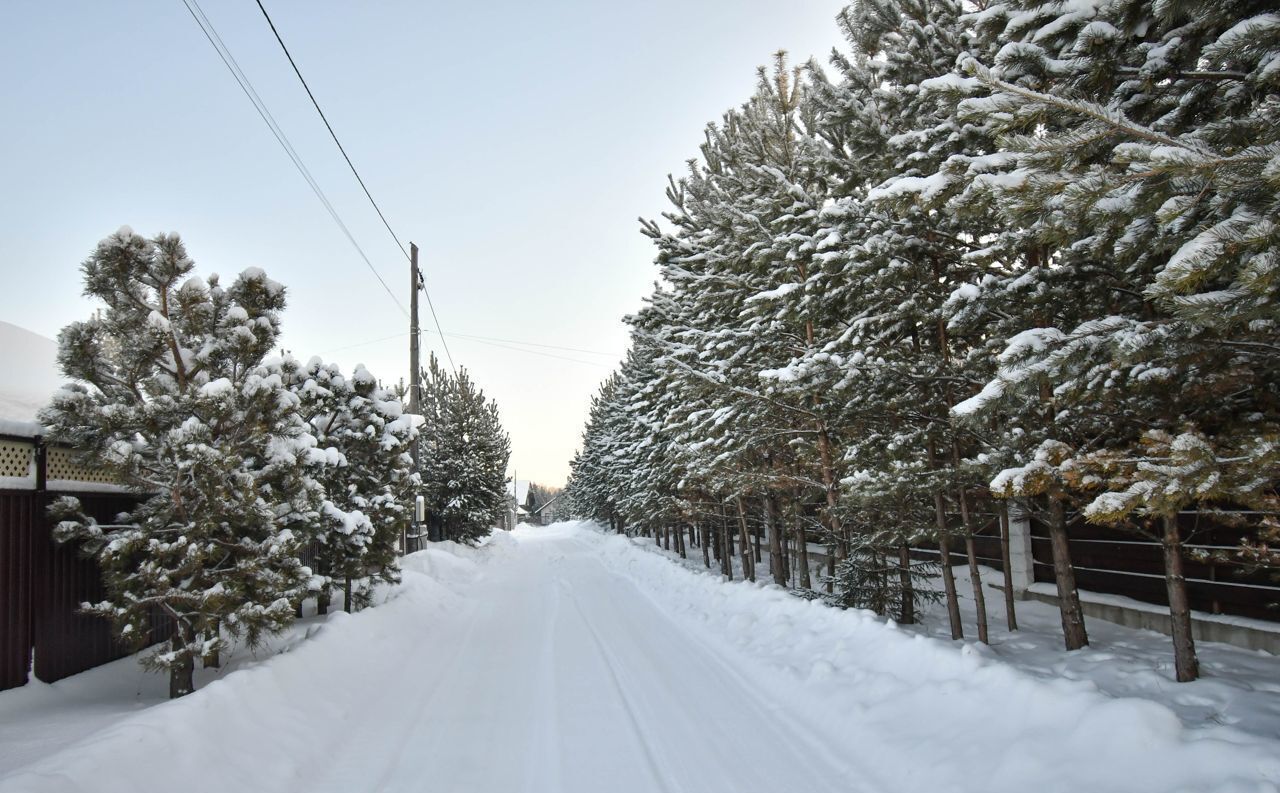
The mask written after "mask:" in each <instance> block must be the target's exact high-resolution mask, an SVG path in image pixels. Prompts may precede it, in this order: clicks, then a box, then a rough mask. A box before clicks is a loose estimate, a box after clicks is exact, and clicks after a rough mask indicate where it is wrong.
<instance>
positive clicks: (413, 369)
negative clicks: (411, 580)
mask: <svg viewBox="0 0 1280 793" xmlns="http://www.w3.org/2000/svg"><path fill="white" fill-rule="evenodd" d="M421 285H422V276H421V275H419V274H418V246H417V245H415V244H414V243H412V242H411V243H409V412H410V413H412V414H413V415H415V416H420V415H422V406H421V402H420V399H419V397H420V395H421V392H422V366H421V365H420V363H419V362H418V290H419V289H420V288H421ZM410 454H411V455H412V456H413V470H415V471H417V470H418V444H417V442H414V444H413V445H412V446H411V447H410ZM414 495H417V494H416V493H415V494H414ZM412 526H413V533H414V534H418V535H420V534H422V527H421V526H419V525H418V521H417V511H416V508H415V513H414V519H413V521H412ZM407 534H408V533H407V532H406V533H405V535H406V536H404V538H403V542H402V543H401V545H402V547H403V548H404V550H405V552H406V553H408V551H409V545H408V542H409V538H408V536H407Z"/></svg>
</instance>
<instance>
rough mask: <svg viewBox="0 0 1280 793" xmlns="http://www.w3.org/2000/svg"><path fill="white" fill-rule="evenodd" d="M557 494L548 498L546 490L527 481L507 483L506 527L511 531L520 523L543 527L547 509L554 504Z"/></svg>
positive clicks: (547, 513) (545, 521)
mask: <svg viewBox="0 0 1280 793" xmlns="http://www.w3.org/2000/svg"><path fill="white" fill-rule="evenodd" d="M557 497H558V494H555V493H553V494H551V495H550V497H548V492H547V488H544V487H540V486H539V485H537V484H536V483H534V482H530V481H529V480H527V479H515V480H513V481H511V482H508V483H507V525H506V526H505V528H507V529H513V528H515V527H516V526H517V525H518V524H520V523H529V524H532V525H534V526H545V525H546V524H547V522H548V521H547V518H548V516H549V512H548V511H547V509H546V508H547V507H549V506H551V504H552V503H554V502H555V500H556V498H557Z"/></svg>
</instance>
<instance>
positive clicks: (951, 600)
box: [933, 490, 964, 640]
mask: <svg viewBox="0 0 1280 793" xmlns="http://www.w3.org/2000/svg"><path fill="white" fill-rule="evenodd" d="M933 518H934V521H935V523H936V524H937V527H938V558H939V559H941V560H942V589H943V591H944V592H945V593H946V596H947V619H948V620H949V621H950V623H951V638H952V639H953V640H954V639H963V638H964V624H963V623H962V622H961V621H960V598H959V597H958V596H957V595H956V576H955V571H954V570H952V569H951V542H950V539H949V536H948V532H947V504H946V501H945V500H944V499H943V497H942V491H941V490H938V491H935V492H934V494H933Z"/></svg>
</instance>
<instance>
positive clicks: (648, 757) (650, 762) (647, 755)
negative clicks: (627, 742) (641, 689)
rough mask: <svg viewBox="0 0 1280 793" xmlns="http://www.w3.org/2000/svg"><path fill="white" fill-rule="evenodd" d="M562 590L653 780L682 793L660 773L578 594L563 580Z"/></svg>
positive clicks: (667, 792) (673, 792)
mask: <svg viewBox="0 0 1280 793" xmlns="http://www.w3.org/2000/svg"><path fill="white" fill-rule="evenodd" d="M565 584H566V586H565V587H564V592H565V594H566V595H567V596H568V598H569V602H570V603H572V604H573V608H574V611H576V612H577V613H578V617H579V618H580V619H581V620H582V625H583V626H584V627H585V628H586V629H587V634H588V635H589V636H590V637H591V640H592V643H593V644H594V645H595V647H596V650H597V651H598V652H599V654H600V658H601V660H603V661H604V665H605V669H606V671H607V672H608V674H609V678H610V680H611V681H612V683H613V690H614V693H616V694H617V695H618V702H620V703H621V704H622V707H623V710H624V712H625V713H626V715H627V721H628V722H629V723H630V725H631V729H632V731H633V732H634V733H635V736H636V743H637V744H639V746H640V750H641V752H642V753H643V755H644V759H645V762H646V765H647V766H648V770H649V772H650V774H651V775H652V776H653V780H654V782H656V783H657V784H658V785H659V788H660V790H662V791H663V793H677V792H680V793H683V790H684V789H683V788H682V787H681V786H679V785H677V784H675V783H674V781H673V780H668V779H667V778H666V775H665V774H663V773H662V767H661V765H660V764H659V763H658V758H657V756H656V754H655V753H654V750H653V746H652V745H651V743H650V741H649V739H648V738H646V737H645V731H644V728H643V727H641V725H640V720H639V718H638V717H637V716H636V708H635V704H634V703H633V702H632V701H631V697H629V696H627V692H626V688H625V687H624V686H623V685H622V681H621V679H620V678H619V676H618V665H617V662H616V661H615V660H614V658H613V655H612V654H611V653H610V652H609V650H608V648H606V647H605V644H604V642H603V641H601V639H600V634H599V633H598V632H597V631H596V629H595V627H594V626H593V625H592V624H591V621H590V620H589V619H587V616H586V614H584V613H583V611H582V606H581V605H580V604H579V603H578V596H577V594H576V593H575V592H574V591H573V586H572V585H571V584H568V582H567V581H566V582H565Z"/></svg>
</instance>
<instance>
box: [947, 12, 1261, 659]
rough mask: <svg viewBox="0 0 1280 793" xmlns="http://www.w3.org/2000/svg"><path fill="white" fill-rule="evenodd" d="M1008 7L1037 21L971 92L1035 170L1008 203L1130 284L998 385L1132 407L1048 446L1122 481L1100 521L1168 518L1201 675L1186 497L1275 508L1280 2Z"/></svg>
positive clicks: (1090, 479) (1020, 23) (978, 68)
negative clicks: (1187, 557) (1087, 438)
mask: <svg viewBox="0 0 1280 793" xmlns="http://www.w3.org/2000/svg"><path fill="white" fill-rule="evenodd" d="M989 13H991V14H994V15H995V17H1000V18H1002V17H1008V18H1009V19H1013V20H1017V24H1009V25H1006V27H1005V30H1004V35H1006V36H1009V34H1010V29H1011V28H1012V29H1013V36H1012V38H1013V39H1014V40H1013V41H1012V42H1010V43H1008V44H1007V45H1006V46H1005V47H1004V48H1003V49H1002V50H1001V56H1002V57H998V58H997V59H996V60H995V61H994V63H991V64H987V65H983V64H981V63H976V62H974V63H971V64H970V65H969V69H970V71H972V72H973V73H974V74H975V76H976V78H977V80H978V81H980V82H981V83H982V84H983V85H985V86H987V87H989V88H990V89H991V90H992V96H991V98H989V99H983V100H978V101H977V102H971V106H972V107H973V108H974V109H975V110H977V111H979V112H982V111H986V112H988V113H990V114H993V115H996V114H998V117H999V118H1000V119H1001V123H1002V124H1003V126H1004V127H1005V129H1006V131H1007V132H1009V133H1011V134H1010V135H1009V138H1008V141H1009V145H1010V147H1011V148H1012V149H1013V151H1014V152H1015V153H1016V154H1017V166H1018V169H1019V170H1020V172H1021V173H1022V174H1023V183H1024V185H1025V186H1024V187H1022V188H1021V189H1019V190H1016V191H1010V192H1009V194H1008V195H1007V196H1006V197H1005V201H1006V204H1007V206H1008V208H1009V214H1010V215H1020V216H1022V217H1030V218H1033V219H1036V218H1038V219H1043V220H1039V221H1038V223H1039V226H1038V231H1039V232H1040V233H1039V238H1040V239H1041V240H1043V241H1046V242H1048V243H1049V244H1058V245H1061V244H1063V243H1065V244H1069V245H1070V248H1069V249H1067V250H1068V251H1069V256H1063V257H1061V258H1060V260H1059V262H1058V265H1059V268H1060V269H1062V265H1064V264H1068V265H1070V266H1069V268H1067V269H1072V270H1080V269H1082V267H1083V266H1085V265H1087V266H1089V267H1091V269H1092V270H1093V271H1094V273H1093V274H1091V276H1090V277H1092V278H1094V279H1096V280H1099V281H1101V282H1103V283H1106V284H1108V285H1109V286H1111V287H1112V288H1113V294H1111V295H1107V296H1106V297H1105V298H1104V299H1101V300H1099V301H1097V302H1096V303H1095V304H1094V305H1093V309H1094V312H1093V313H1092V314H1091V315H1086V316H1084V317H1081V318H1079V320H1078V321H1077V322H1075V323H1067V324H1064V323H1056V325H1055V326H1054V327H1049V328H1043V329H1041V330H1039V331H1035V333H1036V336H1035V338H1034V342H1035V343H1034V344H1024V345H1023V347H1024V349H1023V350H1022V351H1021V354H1018V355H1010V356H1007V357H1008V361H1007V362H1006V365H1005V366H1004V367H1003V368H1002V370H1001V373H1000V378H999V380H997V381H994V382H993V383H992V388H991V389H989V390H990V391H993V392H995V391H999V390H1001V389H1004V390H1010V389H1011V387H1012V386H1014V385H1015V384H1017V383H1018V382H1023V381H1027V380H1031V379H1033V378H1035V377H1042V378H1046V379H1047V380H1048V381H1049V382H1050V383H1051V384H1052V386H1053V395H1054V398H1055V399H1056V400H1058V402H1059V403H1060V405H1061V409H1066V410H1072V411H1076V412H1078V413H1085V414H1087V413H1088V412H1090V411H1091V410H1092V411H1095V412H1099V413H1101V412H1103V411H1105V413H1106V414H1107V415H1109V416H1112V417H1115V418H1113V419H1112V423H1111V426H1109V427H1108V430H1109V431H1108V432H1106V433H1105V434H1103V435H1101V436H1098V440H1097V441H1096V442H1094V443H1092V444H1081V443H1073V442H1070V439H1062V440H1066V441H1067V442H1066V443H1063V442H1062V440H1059V441H1058V442H1057V445H1055V446H1054V448H1053V449H1052V450H1051V452H1052V453H1049V452H1046V455H1045V456H1046V457H1052V458H1054V459H1052V460H1048V462H1049V464H1050V465H1051V466H1052V467H1054V468H1055V469H1056V470H1057V471H1058V472H1060V474H1061V475H1062V476H1063V477H1065V478H1066V479H1067V480H1068V483H1069V484H1071V485H1073V486H1075V487H1076V489H1078V490H1084V491H1086V492H1088V491H1093V490H1098V489H1101V490H1103V491H1104V492H1103V493H1102V494H1101V495H1099V496H1096V497H1095V500H1094V501H1093V502H1092V503H1091V504H1090V505H1089V506H1088V507H1087V508H1086V509H1085V516H1086V517H1087V518H1088V519H1090V520H1094V521H1098V522H1115V521H1120V520H1124V519H1127V518H1129V517H1130V516H1133V517H1136V518H1138V519H1139V522H1140V523H1141V522H1146V523H1150V524H1154V525H1151V526H1150V531H1151V532H1152V533H1153V534H1154V535H1155V536H1156V537H1158V538H1159V539H1160V540H1161V542H1162V543H1163V544H1164V546H1165V559H1166V563H1167V570H1166V573H1167V575H1166V580H1167V583H1168V591H1169V602H1170V609H1171V616H1172V618H1173V623H1174V645H1175V660H1176V662H1177V664H1176V665H1177V675H1178V679H1179V680H1190V679H1194V677H1195V676H1196V674H1197V670H1196V666H1197V665H1196V660H1195V654H1194V644H1193V642H1192V640H1191V635H1190V619H1189V613H1188V608H1187V596H1186V592H1185V584H1184V583H1183V577H1182V573H1181V554H1182V551H1181V543H1182V538H1181V537H1180V536H1179V533H1178V526H1177V521H1176V519H1175V516H1176V513H1177V512H1178V511H1179V510H1181V509H1183V508H1194V507H1196V506H1206V507H1208V506H1211V505H1212V504H1213V503H1215V502H1217V503H1222V502H1228V503H1238V504H1246V505H1259V506H1262V507H1263V509H1264V511H1270V510H1274V508H1275V505H1276V498H1275V491H1274V486H1273V484H1272V483H1273V482H1274V481H1275V473H1276V469H1275V467H1274V465H1275V459H1276V458H1275V453H1274V449H1275V444H1276V439H1277V437H1280V436H1278V435H1277V428H1278V427H1280V423H1278V422H1277V418H1278V416H1277V412H1276V405H1275V402H1274V399H1273V397H1272V395H1273V394H1274V393H1276V386H1277V383H1276V381H1275V377H1276V375H1275V372H1276V371H1277V370H1278V369H1277V367H1276V366H1275V363H1276V361H1275V354H1276V353H1275V351H1274V345H1273V341H1274V334H1275V328H1274V321H1275V318H1274V314H1275V309H1274V306H1275V285H1274V284H1275V278H1274V272H1275V269H1276V261H1277V257H1276V254H1275V251H1276V244H1277V241H1280V237H1278V235H1277V231H1276V229H1277V224H1276V220H1277V217H1278V214H1277V210H1278V208H1280V203H1278V202H1277V200H1276V185H1277V183H1278V178H1277V174H1280V168H1277V167H1276V162H1278V160H1277V152H1278V151H1280V133H1277V124H1276V121H1277V112H1278V111H1277V107H1280V105H1277V103H1276V101H1275V99H1274V95H1275V91H1276V86H1277V84H1278V80H1280V76H1278V75H1277V70H1276V69H1275V64H1276V63H1277V59H1278V58H1280V43H1278V39H1277V35H1276V31H1277V30H1278V29H1280V20H1278V19H1277V17H1276V15H1275V14H1274V12H1273V9H1272V8H1271V6H1269V5H1268V4H1266V3H1262V2H1231V3H1219V4H1212V3H1203V2H1196V3H1189V4H1178V5H1174V6H1168V5H1161V4H1154V3H1150V2H1142V1H1141V0H1134V1H1133V2H1129V3H1121V4H1108V5H1105V6H1099V7H1096V8H1091V9H1090V10H1089V11H1088V13H1080V12H1079V11H1072V12H1070V13H1064V10H1063V9H1062V8H1060V7H1058V6H1057V5H1056V4H1051V3H1050V4H1035V5H1032V6H1030V7H1029V8H1023V7H1021V6H1020V7H1017V8H1013V9H1009V10H1006V11H1004V12H1002V13H996V12H995V10H989ZM987 66H990V67H991V68H987ZM1046 119H1054V121H1053V122H1052V123H1046V122H1045V120H1046ZM1012 133H1022V134H1021V135H1017V134H1012ZM1099 276H1102V277H1101V278H1099ZM1026 338H1028V337H1023V339H1024V340H1025V339H1026ZM1171 384H1176V385H1171ZM1061 409H1060V412H1061Z"/></svg>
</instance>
